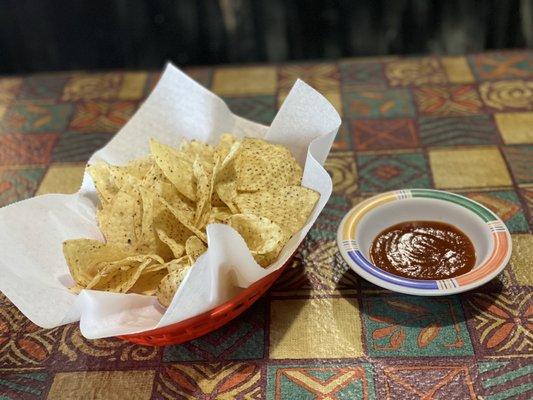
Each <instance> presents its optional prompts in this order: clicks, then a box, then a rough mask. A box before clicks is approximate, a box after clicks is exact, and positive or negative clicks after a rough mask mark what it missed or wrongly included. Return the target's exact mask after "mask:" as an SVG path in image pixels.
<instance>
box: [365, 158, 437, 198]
mask: <svg viewBox="0 0 533 400" xmlns="http://www.w3.org/2000/svg"><path fill="white" fill-rule="evenodd" d="M357 167H358V171H359V188H360V190H361V191H362V192H382V191H386V190H392V189H401V188H416V187H419V188H420V187H430V181H429V176H428V173H427V165H426V160H425V158H424V155H423V154H421V153H396V154H389V153H385V154H381V153H378V154H371V153H359V155H358V156H357Z"/></svg>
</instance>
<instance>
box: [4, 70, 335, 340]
mask: <svg viewBox="0 0 533 400" xmlns="http://www.w3.org/2000/svg"><path fill="white" fill-rule="evenodd" d="M236 84H238V82H237V83H236ZM339 126H340V117H339V115H338V113H337V112H336V111H335V109H334V108H333V106H332V105H331V104H330V103H329V102H328V101H327V100H326V99H325V98H324V97H323V96H322V95H320V94H319V93H318V92H317V91H315V90H314V89H313V88H311V87H310V86H308V85H307V84H305V83H304V82H302V81H297V82H296V83H295V85H294V86H293V88H292V90H291V91H290V93H289V95H288V96H287V98H286V100H285V101H284V103H283V105H282V106H281V108H280V110H279V112H278V114H277V115H276V117H275V118H274V121H273V122H272V125H271V126H270V127H266V126H263V125H260V124H257V123H254V122H251V121H249V120H246V119H244V118H241V117H239V116H236V115H234V114H233V113H231V112H230V110H229V108H228V107H227V105H226V104H225V103H224V102H223V101H222V100H221V99H220V98H219V97H218V96H216V95H215V94H213V93H212V92H210V91H209V90H207V89H205V88H204V87H203V86H201V85H199V84H198V83H196V82H195V81H193V80H192V79H191V78H189V77H188V76H187V75H185V74H184V73H183V72H181V71H180V70H179V69H177V68H176V67H174V66H173V65H171V64H169V65H167V67H166V69H165V72H164V73H163V75H162V76H161V79H160V81H159V83H158V84H157V86H156V87H155V88H154V90H153V92H152V93H151V95H150V96H149V97H148V99H147V100H146V101H145V102H144V104H143V105H142V106H141V107H140V108H139V110H138V111H137V112H136V113H135V115H134V116H133V117H132V118H131V120H130V121H129V122H128V123H127V124H126V125H125V126H124V127H123V128H122V129H121V130H120V131H119V132H118V133H117V134H116V135H115V136H114V138H113V139H112V140H111V141H110V142H109V143H108V144H107V145H106V146H105V147H104V148H102V149H100V150H99V151H97V152H96V153H95V154H94V155H93V156H92V157H91V159H90V161H89V163H91V162H94V161H96V160H104V161H107V162H108V163H111V164H118V165H120V164H125V163H127V162H128V161H130V160H133V159H135V158H139V157H142V156H144V155H146V154H147V153H148V152H149V147H148V141H149V139H150V138H156V139H157V140H159V141H161V142H163V143H166V144H169V145H178V144H179V143H180V141H181V139H182V138H187V139H198V140H201V141H204V142H208V143H216V142H217V141H218V137H219V136H220V135H221V134H222V133H225V132H232V133H234V134H235V135H236V136H239V137H243V136H249V137H250V136H251V137H259V138H264V139H266V140H268V141H270V142H273V143H279V144H282V145H284V146H286V147H288V148H289V149H290V150H291V152H292V154H293V155H294V156H295V158H296V159H297V161H298V162H299V163H300V164H301V165H302V166H304V173H303V181H302V185H303V186H306V187H309V188H311V189H314V190H316V191H318V192H319V193H320V200H319V201H318V204H317V205H316V207H315V209H314V211H313V213H312V215H311V216H310V217H309V220H308V222H307V224H306V225H305V226H304V227H303V229H302V230H301V231H300V232H298V233H297V234H296V235H294V236H293V237H292V239H291V240H290V241H289V242H288V243H287V245H286V246H285V248H284V249H283V251H282V253H281V255H280V257H279V259H278V261H277V262H276V263H275V264H273V265H271V266H270V267H269V268H266V269H265V268H262V267H260V266H259V265H257V264H256V263H255V261H254V259H253V257H252V256H251V254H250V252H249V250H248V249H247V247H246V244H245V243H244V241H243V239H242V238H241V237H240V236H239V234H238V233H237V232H236V231H234V230H233V229H232V228H230V227H229V226H226V225H221V224H213V225H209V226H208V227H207V235H208V243H209V248H208V251H207V252H206V253H204V255H202V256H201V257H200V258H199V259H198V260H197V262H196V264H195V265H194V266H193V268H191V270H190V272H189V274H188V275H187V276H186V278H185V280H184V281H183V283H182V285H181V286H180V288H179V290H178V292H177V293H176V295H175V296H174V299H173V301H172V303H171V304H170V306H169V307H168V308H167V309H165V308H163V307H161V306H160V305H159V303H158V301H157V299H156V298H155V297H153V296H142V295H137V294H117V293H108V292H100V291H94V290H84V291H82V292H81V293H80V294H79V295H77V296H76V295H74V294H72V293H70V292H69V291H68V287H69V286H71V285H72V284H73V280H72V278H71V276H70V274H69V272H68V267H67V265H66V262H65V259H64V257H63V253H62V242H63V241H64V240H66V239H75V238H93V239H101V240H103V237H102V234H101V233H100V231H99V229H98V227H97V223H96V219H95V212H96V207H97V204H98V200H97V197H96V192H95V188H94V185H93V183H92V180H91V178H90V177H89V176H88V175H87V174H85V176H84V179H83V184H82V187H81V188H80V190H79V191H78V193H75V194H72V195H61V194H52V195H44V196H38V197H35V198H32V199H29V200H25V201H21V202H19V203H15V204H12V205H9V206H6V207H4V208H2V209H0V250H1V252H0V254H1V257H0V290H1V291H2V292H3V293H4V294H5V295H6V296H7V297H8V298H9V299H10V300H11V301H12V302H13V303H14V304H15V306H17V307H18V308H19V309H20V310H21V311H22V313H24V315H26V316H27V317H28V318H29V319H30V320H31V321H33V322H34V323H35V324H37V325H39V326H41V327H44V328H53V327H56V326H59V325H62V324H66V323H70V322H74V321H78V320H79V321H80V329H81V332H82V334H83V335H84V336H85V337H87V338H92V339H94V338H102V337H109V336H116V335H123V334H129V333H137V332H142V331H146V330H151V329H154V328H158V327H162V326H166V325H170V324H173V323H176V322H179V321H182V320H184V319H187V318H190V317H193V316H195V315H198V314H200V313H202V312H205V311H208V310H210V309H212V308H214V307H216V306H217V305H220V304H222V303H224V302H225V301H227V300H229V299H230V298H231V297H232V296H234V295H235V294H236V293H238V291H239V290H242V289H241V288H246V287H248V286H249V285H250V284H252V283H253V282H255V281H257V280H259V279H261V278H262V277H264V276H266V275H267V274H269V273H271V272H273V271H274V270H276V269H278V268H280V267H281V266H282V265H283V264H284V263H285V262H286V261H287V260H288V259H289V258H290V257H291V255H292V254H293V253H294V252H295V250H296V248H297V247H298V245H299V244H300V243H301V241H302V240H303V239H304V237H305V235H306V234H307V232H308V231H309V229H310V227H311V225H312V224H313V223H314V222H315V220H316V219H317V217H318V215H319V214H320V212H321V211H322V209H323V208H324V205H325V204H326V202H327V200H328V198H329V196H330V194H331V190H332V183H331V178H330V177H329V175H328V174H327V172H326V170H325V169H324V168H323V166H322V165H323V163H324V161H325V160H326V157H327V155H328V153H329V150H330V148H331V145H332V143H333V140H334V138H335V135H336V133H337V130H338V128H339Z"/></svg>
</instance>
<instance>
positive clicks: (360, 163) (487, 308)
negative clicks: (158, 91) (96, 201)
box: [0, 52, 533, 400]
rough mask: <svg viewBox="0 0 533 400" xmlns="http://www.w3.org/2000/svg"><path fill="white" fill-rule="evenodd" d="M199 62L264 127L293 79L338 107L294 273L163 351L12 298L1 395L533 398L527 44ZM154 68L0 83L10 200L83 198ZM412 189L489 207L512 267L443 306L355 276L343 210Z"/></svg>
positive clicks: (4, 317) (3, 338)
mask: <svg viewBox="0 0 533 400" xmlns="http://www.w3.org/2000/svg"><path fill="white" fill-rule="evenodd" d="M187 72H188V73H189V74H190V75H191V76H192V77H194V78H195V79H196V80H198V81H199V82H200V83H202V84H203V85H205V86H206V87H209V88H210V89H211V90H213V91H214V92H216V93H218V94H219V95H221V96H222V97H223V98H224V99H225V100H226V101H227V103H228V105H229V107H230V108H231V109H232V110H233V111H234V112H236V113H237V114H240V115H242V116H244V117H247V118H250V119H253V120H255V121H259V122H263V123H270V121H271V120H272V118H273V116H274V115H275V113H276V109H277V107H278V106H279V104H280V103H281V102H282V101H283V99H284V97H285V96H286V94H287V92H288V90H289V89H290V87H291V86H292V84H293V82H294V81H295V79H296V78H297V77H301V78H302V79H304V80H305V81H306V82H307V83H309V84H311V85H312V86H314V87H315V88H316V89H318V90H319V91H320V92H322V93H323V94H324V95H325V96H326V97H327V98H328V99H329V100H330V101H331V102H332V103H333V105H334V106H335V107H336V108H337V109H338V111H339V113H340V114H341V115H342V117H343V125H342V128H341V130H340V132H339V134H338V136H337V140H336V142H335V144H334V148H333V150H332V152H331V154H330V156H329V158H328V161H327V163H326V168H327V169H328V171H329V172H330V173H331V175H332V177H333V181H334V193H333V195H332V196H331V199H330V201H329V203H328V204H327V206H326V207H325V209H324V211H323V212H322V214H321V216H320V217H319V219H318V221H317V222H316V223H315V225H314V227H313V228H312V229H311V231H310V233H309V235H308V237H307V239H306V240H305V241H304V243H303V244H302V246H301V247H300V249H299V251H298V253H297V255H296V257H295V267H294V268H292V269H289V270H288V271H287V272H285V273H284V274H283V275H282V277H281V278H280V279H279V280H278V281H277V283H276V284H275V286H274V287H273V289H272V290H271V291H270V292H269V293H268V294H267V295H266V296H265V297H264V298H263V299H261V300H260V301H259V302H258V303H257V304H256V305H254V306H253V307H252V309H251V310H249V311H248V312H246V313H245V314H244V315H243V316H242V317H240V318H238V319H236V320H235V321H233V322H232V323H230V324H228V325H227V326H225V327H223V328H222V329H220V330H218V331H216V332H214V333H212V334H209V335H207V336H205V337H202V338H200V339H198V340H194V341H192V342H190V343H186V344H183V345H179V346H168V347H165V348H155V347H154V348H152V347H143V346H138V345H134V344H130V343H128V342H124V341H121V340H118V339H105V340H94V341H90V340H86V339H84V338H83V337H82V336H81V335H80V331H79V329H78V326H77V324H70V325H66V326H62V327H59V328H56V329H51V330H47V329H41V328H39V327H37V326H35V325H33V324H32V323H31V322H29V321H28V320H27V319H26V318H25V317H24V316H23V315H22V314H21V313H20V312H19V311H18V310H17V309H16V308H15V307H14V306H13V305H12V304H11V303H10V302H9V301H8V300H7V299H6V298H5V297H3V296H1V295H0V296H1V297H0V398H1V399H41V398H48V399H78V398H80V399H89V398H90V399H93V398H98V399H115V398H116V399H126V398H127V399H149V398H154V399H173V398H179V399H182V398H185V399H200V398H201V399H235V398H237V399H278V398H279V399H281V398H283V399H402V400H403V399H417V398H420V399H433V398H435V399H506V398H513V399H515V398H519V399H526V398H531V397H533V383H532V378H531V374H532V373H533V364H532V362H531V361H532V360H533V334H532V328H533V303H532V301H531V296H532V285H533V272H532V268H533V235H532V234H531V229H532V227H533V219H532V216H533V52H504V53H490V54H479V55H472V56H468V57H443V58H433V57H427V58H403V59H402V58H386V59H351V60H340V61H338V62H327V63H320V64H286V65H279V66H246V67H238V68H198V69H192V70H188V71H187ZM157 78H158V74H156V73H146V72H110V73H61V74H50V75H35V76H28V77H22V78H19V77H13V78H2V79H0V206H2V205H6V204H9V203H12V202H15V201H18V200H22V199H25V198H28V197H31V196H33V195H36V194H43V193H52V192H60V193H68V192H75V191H76V190H77V188H78V186H79V185H80V179H81V176H82V172H83V168H84V162H85V161H86V160H87V159H88V157H89V155H90V154H91V153H93V152H94V151H95V150H97V149H98V148H100V147H101V146H103V145H104V144H105V143H106V142H107V141H108V140H109V139H110V138H111V137H112V136H113V133H114V132H116V131H117V130H118V129H119V128H120V127H121V126H122V125H123V124H124V123H125V122H126V121H127V120H128V118H129V117H130V116H131V115H132V114H133V113H134V112H135V110H136V109H137V107H138V106H139V104H140V103H141V102H142V100H143V99H144V98H145V97H146V95H147V94H148V93H149V92H150V90H151V88H152V87H153V86H154V84H155V83H156V81H157ZM409 187H428V188H438V189H446V190H451V191H454V192H457V193H461V194H463V195H466V196H468V197H470V198H472V199H474V200H476V201H478V202H480V203H482V204H484V205H486V206H487V207H489V208H490V209H492V210H494V211H495V212H496V213H497V214H498V215H499V216H500V217H501V218H502V219H503V220H504V221H505V223H506V224H507V226H508V227H509V229H510V231H511V232H512V237H513V246H514V254H513V257H512V260H511V263H510V265H509V266H508V267H507V268H506V269H505V270H504V272H503V273H501V274H500V275H499V276H498V277H497V278H496V279H494V280H493V281H492V282H490V283H489V284H487V285H485V286H484V287H482V288H480V289H478V290H475V291H472V292H469V293H466V294H462V295H458V296H452V297H443V298H421V297H410V296H404V295H400V294H395V293H391V292H388V291H386V290H382V289H380V288H378V287H376V286H374V285H372V284H370V283H368V282H366V281H364V280H362V279H360V278H358V277H357V276H356V275H355V274H354V273H353V272H351V270H349V269H348V266H347V265H346V264H345V263H344V261H343V260H342V258H341V257H340V255H339V253H338V251H337V247H336V243H335V234H336V230H337V226H338V224H339V222H340V220H341V218H342V216H343V215H344V213H345V212H346V211H347V210H349V209H350V208H351V207H352V206H353V205H354V204H357V203H358V202H360V201H361V200H362V199H364V198H366V197H368V196H370V195H372V194H375V193H379V192H383V191H386V190H389V189H398V188H409ZM0 256H1V255H0ZM0 279H1V278H0Z"/></svg>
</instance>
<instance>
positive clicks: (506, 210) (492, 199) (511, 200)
mask: <svg viewBox="0 0 533 400" xmlns="http://www.w3.org/2000/svg"><path fill="white" fill-rule="evenodd" d="M461 194H462V195H464V196H466V197H469V198H471V199H472V200H475V201H477V202H478V203H481V204H483V205H484V206H485V207H487V208H489V209H490V210H492V211H494V212H495V213H496V214H497V215H498V216H499V217H500V218H501V219H502V221H503V222H505V225H507V228H509V230H510V231H511V232H512V233H515V232H527V231H529V226H528V224H527V220H526V217H525V215H524V210H523V209H522V205H521V203H520V199H519V198H518V196H517V194H516V192H514V191H511V190H498V191H486V192H466V193H461Z"/></svg>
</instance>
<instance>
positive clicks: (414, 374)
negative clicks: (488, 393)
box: [380, 365, 479, 400]
mask: <svg viewBox="0 0 533 400" xmlns="http://www.w3.org/2000/svg"><path fill="white" fill-rule="evenodd" d="M383 381H384V382H383V383H384V385H383V386H384V387H383V388H382V390H381V393H380V394H381V396H382V397H380V398H383V399H417V400H424V399H444V398H448V397H449V396H451V398H457V399H464V400H467V399H470V400H477V399H479V398H478V397H477V396H476V393H475V390H474V385H473V383H472V378H471V375H470V372H469V370H468V368H467V367H466V366H461V365H451V366H449V365H443V366H434V365H431V366H411V365H398V366H396V365H395V366H390V367H385V368H383Z"/></svg>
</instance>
